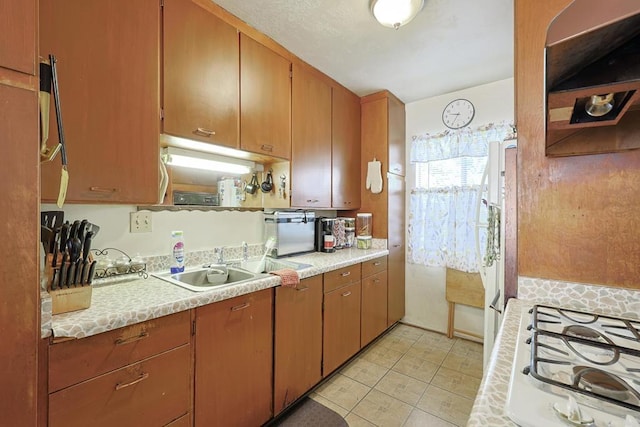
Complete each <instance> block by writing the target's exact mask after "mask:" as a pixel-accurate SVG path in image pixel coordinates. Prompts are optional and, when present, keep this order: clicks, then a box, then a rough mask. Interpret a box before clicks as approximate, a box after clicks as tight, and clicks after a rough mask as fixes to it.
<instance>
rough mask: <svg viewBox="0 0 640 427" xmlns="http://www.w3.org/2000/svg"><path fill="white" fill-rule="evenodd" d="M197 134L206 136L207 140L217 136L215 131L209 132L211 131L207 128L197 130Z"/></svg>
mask: <svg viewBox="0 0 640 427" xmlns="http://www.w3.org/2000/svg"><path fill="white" fill-rule="evenodd" d="M195 133H199V134H201V135H204V136H206V137H207V138H208V137H210V136H213V135H215V134H216V132H215V131H213V130H209V129H205V128H197V129H196V131H195Z"/></svg>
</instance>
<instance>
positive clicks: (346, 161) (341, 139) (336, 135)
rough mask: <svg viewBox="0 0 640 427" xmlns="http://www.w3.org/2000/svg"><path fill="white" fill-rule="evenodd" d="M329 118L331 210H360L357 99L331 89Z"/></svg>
mask: <svg viewBox="0 0 640 427" xmlns="http://www.w3.org/2000/svg"><path fill="white" fill-rule="evenodd" d="M332 106H333V108H332V118H331V147H332V153H331V207H334V208H338V209H357V208H359V207H360V168H359V165H360V98H358V97H357V96H356V95H354V94H353V93H351V92H349V91H348V90H346V89H344V88H342V87H340V86H336V87H334V88H333V97H332Z"/></svg>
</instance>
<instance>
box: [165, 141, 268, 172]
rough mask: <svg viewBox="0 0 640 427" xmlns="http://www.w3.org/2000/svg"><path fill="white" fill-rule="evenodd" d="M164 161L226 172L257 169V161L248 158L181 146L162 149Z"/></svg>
mask: <svg viewBox="0 0 640 427" xmlns="http://www.w3.org/2000/svg"><path fill="white" fill-rule="evenodd" d="M162 158H163V160H164V162H165V163H166V164H168V165H172V166H181V167H185V168H193V169H203V170H210V171H218V172H226V173H232V174H238V175H242V174H247V173H250V172H251V171H252V170H253V169H255V166H256V165H255V163H254V162H250V161H248V160H242V159H234V158H231V157H223V156H218V155H216V154H211V153H202V152H199V151H190V150H183V149H181V148H175V147H166V148H163V149H162Z"/></svg>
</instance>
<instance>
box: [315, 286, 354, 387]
mask: <svg viewBox="0 0 640 427" xmlns="http://www.w3.org/2000/svg"><path fill="white" fill-rule="evenodd" d="M360 294H361V284H360V282H356V283H353V284H351V285H347V286H344V287H342V288H340V289H336V290H334V291H331V292H329V293H327V294H325V295H324V325H323V358H322V375H323V376H325V377H326V376H327V375H329V374H330V373H331V372H333V371H334V370H335V369H336V368H337V367H338V366H340V365H342V364H343V363H344V362H345V361H346V360H347V359H349V358H350V357H351V356H353V355H354V354H356V353H357V352H358V350H360Z"/></svg>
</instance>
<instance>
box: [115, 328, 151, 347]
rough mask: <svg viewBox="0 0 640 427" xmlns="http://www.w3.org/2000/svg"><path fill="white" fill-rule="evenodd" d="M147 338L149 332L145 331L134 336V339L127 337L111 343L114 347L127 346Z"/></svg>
mask: <svg viewBox="0 0 640 427" xmlns="http://www.w3.org/2000/svg"><path fill="white" fill-rule="evenodd" d="M148 336H149V332H147V331H142V332H140V333H139V334H138V335H136V336H134V337H129V338H118V339H117V340H115V341H114V342H113V343H114V344H115V345H125V344H129V343H132V342H136V341H140V340H142V339H145V338H147V337H148Z"/></svg>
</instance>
